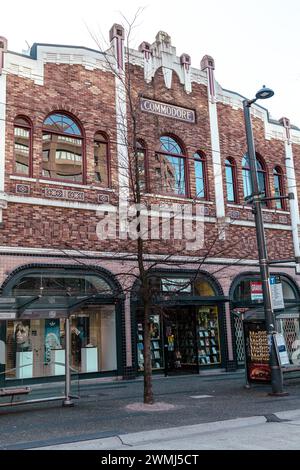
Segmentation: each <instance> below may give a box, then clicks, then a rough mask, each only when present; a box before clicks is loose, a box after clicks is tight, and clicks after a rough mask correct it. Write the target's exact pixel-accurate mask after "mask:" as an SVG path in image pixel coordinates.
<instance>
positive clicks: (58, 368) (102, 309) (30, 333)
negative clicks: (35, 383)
mask: <svg viewBox="0 0 300 470" xmlns="http://www.w3.org/2000/svg"><path fill="white" fill-rule="evenodd" d="M71 366H72V367H73V368H74V369H76V370H78V372H81V373H89V372H91V373H92V372H102V371H114V370H116V369H117V346H116V315H115V307H114V306H113V305H99V306H97V307H96V306H90V307H88V308H87V309H84V310H82V311H80V313H78V314H76V315H73V316H72V317H71ZM64 374H65V320H64V319H56V318H54V319H32V320H19V321H8V322H7V333H6V374H5V376H6V379H29V378H32V377H49V376H56V375H57V376H59V375H64Z"/></svg>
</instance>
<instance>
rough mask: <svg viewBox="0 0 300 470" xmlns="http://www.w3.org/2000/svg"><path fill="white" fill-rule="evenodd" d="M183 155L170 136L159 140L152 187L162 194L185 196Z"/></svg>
mask: <svg viewBox="0 0 300 470" xmlns="http://www.w3.org/2000/svg"><path fill="white" fill-rule="evenodd" d="M185 167H186V163H185V155H184V154H183V150H182V148H181V147H180V145H179V144H178V143H177V142H176V140H175V139H173V138H172V137H170V136H166V135H164V136H162V137H161V138H160V148H159V151H158V152H157V153H156V155H155V166H154V187H155V189H156V191H158V192H160V193H164V194H176V195H180V196H185V195H186V192H187V188H186V168H185Z"/></svg>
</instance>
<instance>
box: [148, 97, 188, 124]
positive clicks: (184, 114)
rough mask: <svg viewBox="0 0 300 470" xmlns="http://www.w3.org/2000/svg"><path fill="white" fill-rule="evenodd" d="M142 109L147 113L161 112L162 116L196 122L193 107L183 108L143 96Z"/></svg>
mask: <svg viewBox="0 0 300 470" xmlns="http://www.w3.org/2000/svg"><path fill="white" fill-rule="evenodd" d="M141 110H142V111H145V112H146V113H152V114H159V115H160V116H164V117H169V118H173V119H178V120H179V121H184V122H189V123H190V124H194V123H195V122H196V114H195V111H194V110H193V109H187V108H181V107H179V106H174V105H173V104H167V103H161V102H159V101H153V100H148V99H147V98H141Z"/></svg>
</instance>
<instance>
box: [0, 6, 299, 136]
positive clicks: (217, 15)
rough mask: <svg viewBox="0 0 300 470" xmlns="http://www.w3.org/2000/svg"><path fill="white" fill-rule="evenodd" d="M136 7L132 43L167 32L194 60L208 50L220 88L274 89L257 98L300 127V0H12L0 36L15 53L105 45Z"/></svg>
mask: <svg viewBox="0 0 300 470" xmlns="http://www.w3.org/2000/svg"><path fill="white" fill-rule="evenodd" d="M139 8H142V9H143V10H142V12H141V13H140V15H139V17H138V19H137V21H136V23H135V28H134V31H133V34H132V43H131V46H132V47H134V48H137V47H138V46H139V44H140V43H141V42H142V41H147V42H150V43H153V42H154V40H155V36H156V34H157V32H158V31H165V32H167V33H168V34H169V35H170V36H171V39H172V45H173V46H175V47H176V49H177V55H178V56H180V55H181V54H182V53H187V54H189V55H190V56H191V59H192V66H193V67H196V68H199V67H200V61H201V59H202V57H203V56H204V55H205V54H209V55H211V56H212V57H213V58H214V60H215V65H216V70H215V76H216V79H217V81H218V82H219V83H220V85H221V86H222V87H223V88H226V89H229V90H232V91H236V92H238V93H240V94H241V95H243V96H245V97H247V98H253V97H254V96H255V93H256V92H257V91H258V90H259V89H260V88H261V87H262V85H266V86H267V87H269V88H272V89H273V90H274V92H275V95H274V97H272V98H270V99H269V100H268V101H264V102H260V103H261V104H262V105H263V106H264V107H266V108H267V109H268V110H269V112H270V116H271V117H272V118H273V119H280V118H281V117H283V116H284V117H288V118H289V119H290V120H291V122H292V124H294V125H296V126H297V127H299V128H300V58H299V56H300V54H299V45H300V1H299V0H251V1H247V0H184V1H182V0H127V1H126V0H97V1H96V0H84V2H82V0H51V1H50V2H42V1H38V0H26V1H24V0H10V2H5V5H3V6H2V7H1V15H0V36H5V37H6V38H7V39H8V49H9V50H11V51H14V52H22V51H23V50H27V49H28V45H30V46H31V45H32V44H33V43H35V42H41V43H42V42H44V43H52V44H68V45H77V46H84V47H90V48H93V49H97V45H96V43H95V40H94V39H93V37H92V36H93V35H96V37H97V38H98V40H99V41H101V42H102V44H103V38H105V39H108V33H109V29H110V27H111V26H112V24H113V23H120V24H123V25H124V26H125V27H126V19H128V20H129V21H131V20H132V19H133V17H134V15H135V13H136V12H137V10H138V9H139ZM91 33H93V34H91ZM103 47H104V46H103Z"/></svg>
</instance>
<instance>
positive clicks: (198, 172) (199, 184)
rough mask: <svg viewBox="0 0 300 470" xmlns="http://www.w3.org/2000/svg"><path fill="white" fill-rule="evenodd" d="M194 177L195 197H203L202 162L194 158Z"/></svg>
mask: <svg viewBox="0 0 300 470" xmlns="http://www.w3.org/2000/svg"><path fill="white" fill-rule="evenodd" d="M194 166H195V178H196V197H199V198H204V197H205V181H204V168H203V162H202V161H200V160H194Z"/></svg>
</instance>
